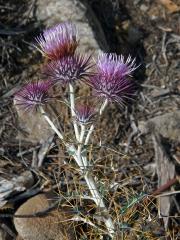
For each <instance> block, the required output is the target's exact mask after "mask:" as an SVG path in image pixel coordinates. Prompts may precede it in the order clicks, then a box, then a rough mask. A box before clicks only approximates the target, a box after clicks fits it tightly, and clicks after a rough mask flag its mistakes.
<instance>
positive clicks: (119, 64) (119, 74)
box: [87, 54, 137, 105]
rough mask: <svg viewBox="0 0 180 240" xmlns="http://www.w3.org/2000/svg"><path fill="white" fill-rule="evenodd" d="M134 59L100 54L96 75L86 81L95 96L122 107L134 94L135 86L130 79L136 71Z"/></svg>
mask: <svg viewBox="0 0 180 240" xmlns="http://www.w3.org/2000/svg"><path fill="white" fill-rule="evenodd" d="M136 68H137V67H136V65H135V59H134V60H131V57H130V56H129V57H128V58H127V60H126V61H125V60H124V57H123V56H122V55H120V56H118V55H116V54H110V55H108V54H101V55H99V58H98V61H97V73H96V74H95V75H94V76H92V77H90V78H89V79H88V80H87V83H88V84H89V85H90V86H91V87H92V88H93V90H94V92H95V94H96V95H97V96H98V97H100V98H104V99H107V100H108V101H111V102H117V103H119V104H120V105H124V104H125V103H126V102H127V100H129V99H131V98H132V97H133V95H134V92H135V84H134V83H133V81H132V80H131V79H130V76H131V73H132V72H133V71H134V70H135V69H136Z"/></svg>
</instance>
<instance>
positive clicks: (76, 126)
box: [69, 83, 80, 141]
mask: <svg viewBox="0 0 180 240" xmlns="http://www.w3.org/2000/svg"><path fill="white" fill-rule="evenodd" d="M69 98H70V107H71V116H72V118H75V117H76V113H75V99H74V87H73V85H72V84H71V83H69ZM73 126H74V132H75V136H76V140H77V141H79V137H80V136H79V129H78V125H77V123H76V121H75V120H73Z"/></svg>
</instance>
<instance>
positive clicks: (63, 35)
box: [36, 22, 78, 60]
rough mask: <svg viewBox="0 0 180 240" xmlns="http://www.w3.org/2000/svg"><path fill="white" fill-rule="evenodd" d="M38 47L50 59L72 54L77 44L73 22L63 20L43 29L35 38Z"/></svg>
mask: <svg viewBox="0 0 180 240" xmlns="http://www.w3.org/2000/svg"><path fill="white" fill-rule="evenodd" d="M36 41H37V42H38V45H39V46H38V49H39V50H40V51H41V52H42V53H43V55H45V56H46V57H48V58H49V59H51V60H56V59H60V58H61V57H64V56H69V55H73V54H74V52H75V50H76V48H77V46H78V40H77V31H76V27H75V25H74V24H72V23H71V22H65V23H61V24H58V25H56V26H54V27H52V28H49V29H47V30H45V31H44V32H43V33H42V34H41V35H40V36H39V37H37V38H36Z"/></svg>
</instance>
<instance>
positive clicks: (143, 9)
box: [140, 4, 149, 12]
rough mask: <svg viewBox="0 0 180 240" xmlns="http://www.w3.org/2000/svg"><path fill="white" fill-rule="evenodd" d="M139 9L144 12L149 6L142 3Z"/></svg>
mask: <svg viewBox="0 0 180 240" xmlns="http://www.w3.org/2000/svg"><path fill="white" fill-rule="evenodd" d="M140 9H141V11H143V12H146V11H147V10H148V9H149V7H148V6H147V5H145V4H142V5H141V6H140Z"/></svg>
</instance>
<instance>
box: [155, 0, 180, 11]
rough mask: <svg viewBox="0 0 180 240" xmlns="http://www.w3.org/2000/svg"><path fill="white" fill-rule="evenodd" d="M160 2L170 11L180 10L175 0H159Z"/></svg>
mask: <svg viewBox="0 0 180 240" xmlns="http://www.w3.org/2000/svg"><path fill="white" fill-rule="evenodd" d="M159 2H160V3H161V4H162V5H163V6H164V7H165V8H166V9H167V10H168V11H169V12H170V13H174V12H178V11H180V6H178V5H177V4H176V3H174V1H172V0H159Z"/></svg>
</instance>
